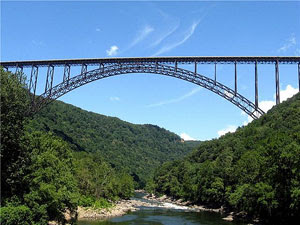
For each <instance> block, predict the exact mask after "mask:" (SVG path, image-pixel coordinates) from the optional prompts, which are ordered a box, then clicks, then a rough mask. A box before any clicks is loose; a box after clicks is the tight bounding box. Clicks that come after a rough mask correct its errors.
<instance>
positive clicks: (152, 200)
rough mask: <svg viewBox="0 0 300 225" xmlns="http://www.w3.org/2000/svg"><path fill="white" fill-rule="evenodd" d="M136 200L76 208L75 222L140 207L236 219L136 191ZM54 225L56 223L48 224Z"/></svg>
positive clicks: (221, 212) (105, 217) (95, 218)
mask: <svg viewBox="0 0 300 225" xmlns="http://www.w3.org/2000/svg"><path fill="white" fill-rule="evenodd" d="M136 195H139V196H138V197H137V198H132V199H129V200H120V201H118V202H115V203H114V205H113V207H110V208H104V209H95V208H92V207H78V209H77V220H79V221H83V220H107V219H110V218H113V217H120V216H124V215H125V214H127V213H129V212H134V211H137V210H140V209H141V208H142V207H147V208H161V209H169V210H180V211H183V212H201V211H206V212H215V213H220V214H224V217H223V219H224V220H226V221H233V220H235V219H236V216H235V214H234V213H232V212H231V213H225V210H224V208H222V207H221V208H217V209H213V208H208V207H205V206H202V205H194V204H192V203H191V202H189V201H183V200H180V199H179V200H175V199H172V198H170V197H167V196H165V195H164V196H161V197H158V196H154V195H151V194H147V193H145V192H144V191H143V190H138V191H136ZM66 219H67V220H70V216H69V215H67V214H66ZM49 224H51V225H55V224H56V223H53V222H52V223H49Z"/></svg>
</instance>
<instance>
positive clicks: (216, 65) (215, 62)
mask: <svg viewBox="0 0 300 225" xmlns="http://www.w3.org/2000/svg"><path fill="white" fill-rule="evenodd" d="M216 83H217V62H215V85H216Z"/></svg>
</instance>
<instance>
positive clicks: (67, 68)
mask: <svg viewBox="0 0 300 225" xmlns="http://www.w3.org/2000/svg"><path fill="white" fill-rule="evenodd" d="M70 73H71V67H70V65H69V64H65V68H64V77H63V82H65V81H67V80H69V79H70Z"/></svg>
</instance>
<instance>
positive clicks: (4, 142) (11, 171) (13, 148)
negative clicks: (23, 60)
mask: <svg viewBox="0 0 300 225" xmlns="http://www.w3.org/2000/svg"><path fill="white" fill-rule="evenodd" d="M0 73H1V76H0V79H1V80H0V82H1V101H0V108H1V145H0V151H1V152H0V157H1V195H2V196H1V197H2V198H1V199H2V200H1V201H3V200H5V199H6V198H9V197H11V196H13V195H19V194H22V189H23V188H22V183H20V181H21V179H20V178H21V177H22V176H23V174H21V173H17V172H16V171H19V172H20V171H21V170H19V166H20V165H22V163H21V162H22V160H23V159H24V154H23V152H22V149H21V146H20V143H21V139H22V137H23V134H24V133H23V127H24V121H25V118H26V116H25V114H24V112H26V111H27V110H28V107H29V105H28V102H29V101H28V91H27V90H26V89H25V88H24V87H25V82H24V81H23V80H22V78H21V75H22V74H18V75H15V74H12V73H10V72H6V71H4V70H3V68H2V67H0ZM20 80H21V82H20Z"/></svg>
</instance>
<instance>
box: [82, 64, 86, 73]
mask: <svg viewBox="0 0 300 225" xmlns="http://www.w3.org/2000/svg"><path fill="white" fill-rule="evenodd" d="M86 72H87V64H82V66H81V74H85V73H86Z"/></svg>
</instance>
